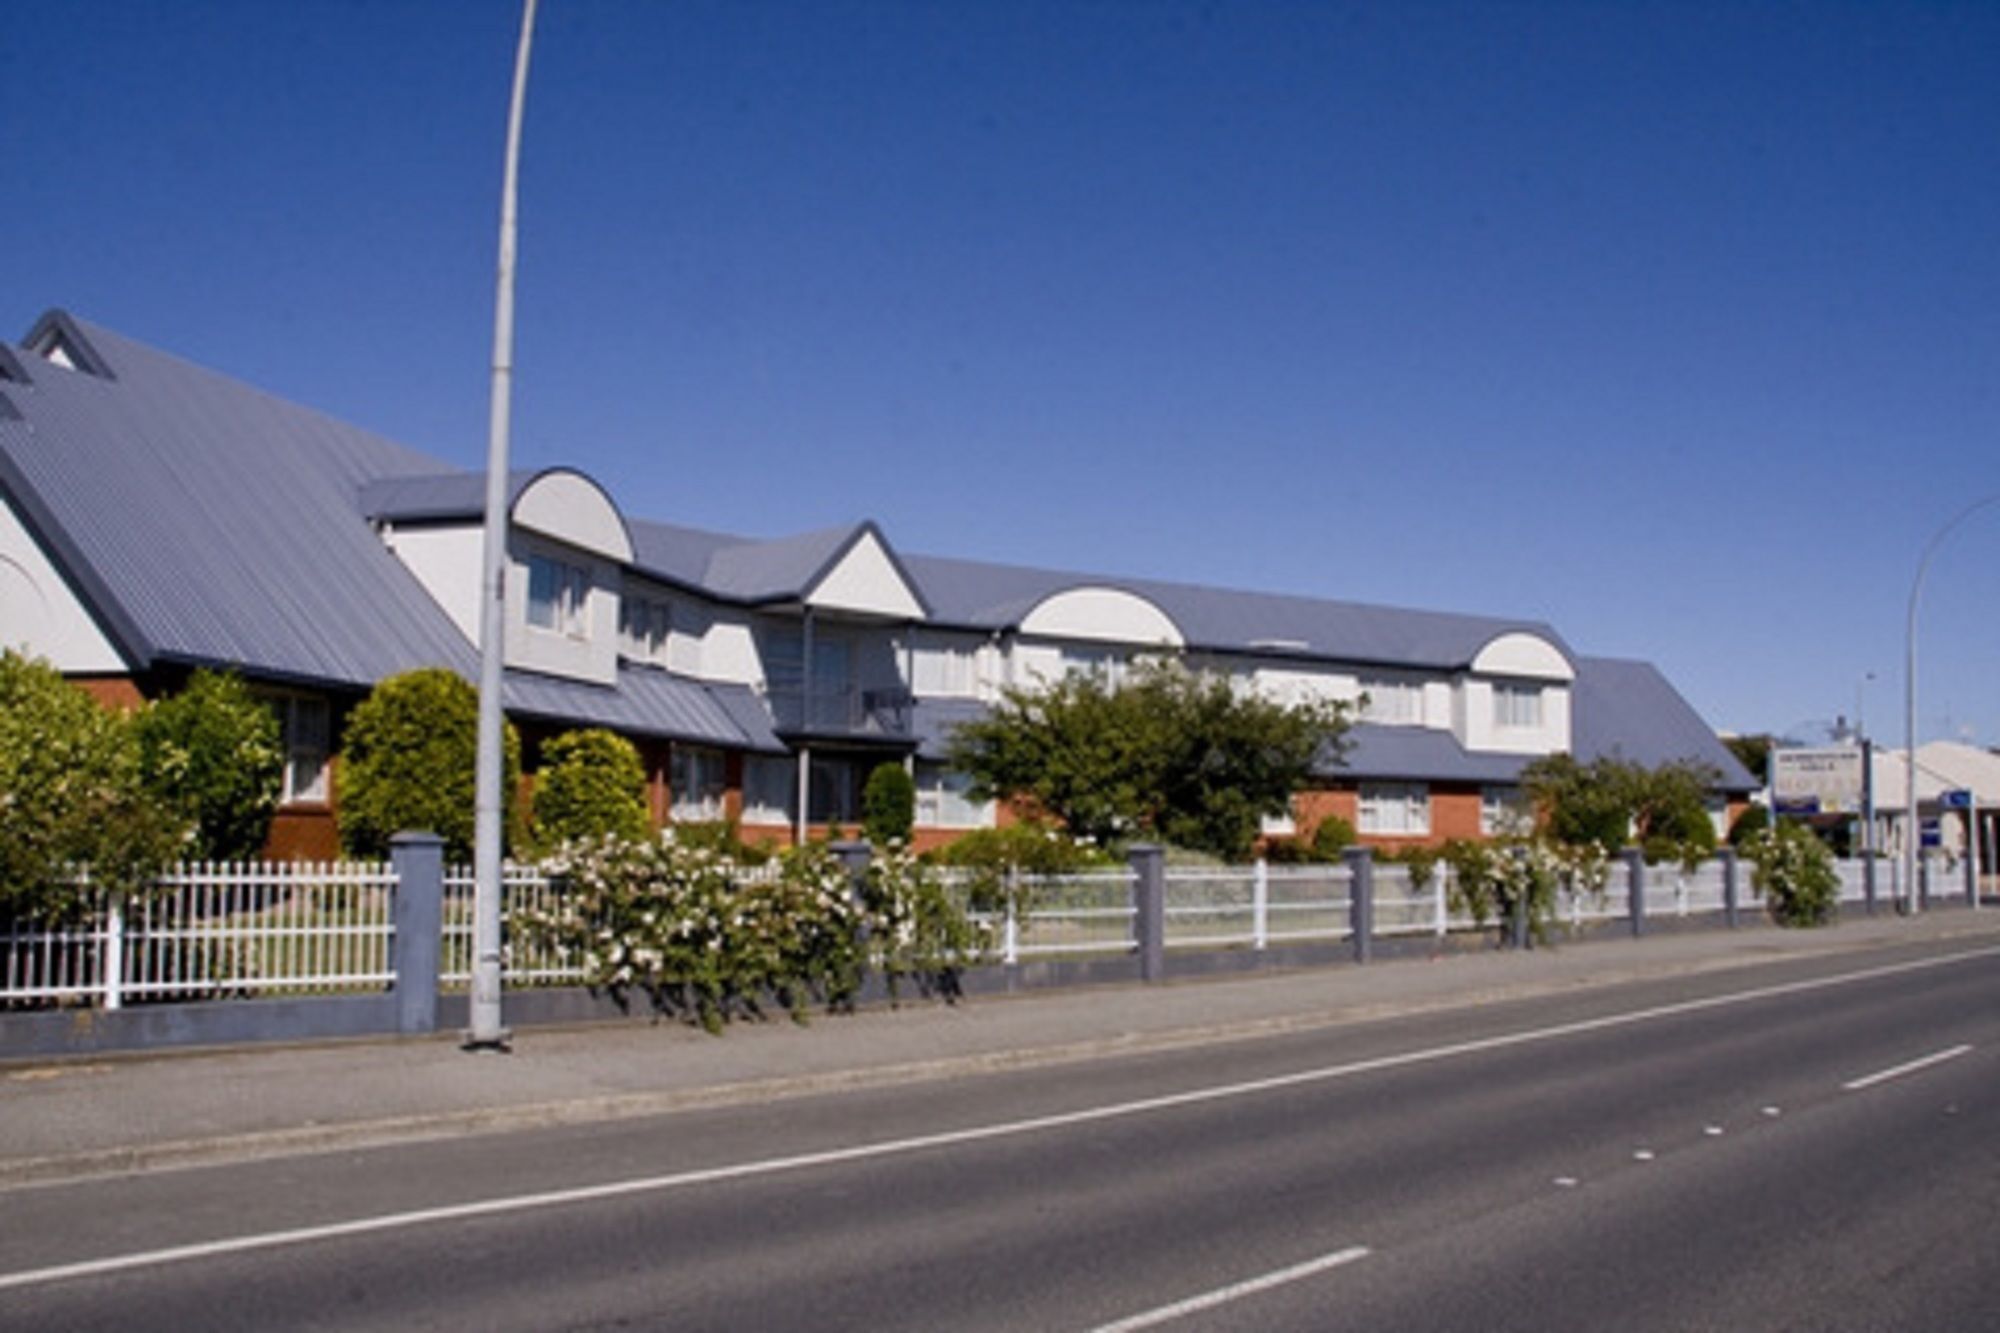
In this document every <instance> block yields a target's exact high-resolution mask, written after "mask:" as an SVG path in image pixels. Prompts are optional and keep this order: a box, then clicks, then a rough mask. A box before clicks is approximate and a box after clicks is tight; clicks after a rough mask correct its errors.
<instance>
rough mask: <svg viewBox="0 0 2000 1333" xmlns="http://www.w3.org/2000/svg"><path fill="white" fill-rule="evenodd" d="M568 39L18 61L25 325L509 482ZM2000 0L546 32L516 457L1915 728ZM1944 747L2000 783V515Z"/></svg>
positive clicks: (791, 21)
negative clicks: (1982, 761)
mask: <svg viewBox="0 0 2000 1333" xmlns="http://www.w3.org/2000/svg"><path fill="white" fill-rule="evenodd" d="M518 17H519V11H518V7H517V6H516V5H515V4H513V3H490V4H489V3H422V4H420V3H411V4H364V3H340V4H336V3H322V2H318V0H298V2H295V3H283V4H276V3H261V2H259V3H228V4H224V3H201V2H200V0H182V2H181V3H172V4H169V3H148V4H131V3H117V2H115V0H91V2H90V3H80V2H79V3H47V4H35V5H18V6H13V7H11V8H10V9H9V12H8V14H7V16H6V20H5V23H4V26H3V27H0V164H4V173H0V180H4V181H5V186H4V200H5V202H4V207H0V292H4V294H5V309H4V310H0V322H4V323H5V324H6V326H7V327H6V332H7V333H8V335H9V336H12V337H18V336H19V334H20V333H22V332H24V331H25V330H26V328H27V326H28V324H29V323H30V322H31V321H32V320H33V319H34V317H35V316H36V315H38V314H39V313H40V312H41V311H42V310H43V309H44V308H46V307H48V306H52V305H60V306H64V307H67V308H69V309H71V310H74V311H75V312H77V313H78V314H81V315H83V316H85V317H87V318H90V319H94V320H97V321H99V322H101V323H104V324H107V325H110V326H111V327H114V328H116V329H118V330H120V331H122V332H125V333H128V334H131V335H133V336H135V337H138V338H141V339H145V340H147V341H150V342H154V343H156V344H158V345H161V346H164V347H166V348H169V349H171V350H174V351H177V352H179V353H181V354H182V355H184V356H187V357H189V358H191V359H193V360H196V361H199V362H202V363H203V364H206V365H209V366H212V367H215V368H216V369H219V370H222V371H224V372H226V373H229V374H232V375H235V376H238V377H240V378H242V379H245V380H248V381H250V382H252V383H255V384H259V385H261V386H263V387H265V388H268V389H271V390H273V391H275V392H278V393H281V394H283V395H285V396H287V397H290V398H294V399H297V400H299V401H301V402H305V403H308V404H311V405H313V406H315V407H319V408H322V409H324V410H326V411H329V412H331V413H333V414H335V415H337V416H340V417H343V418H345V419H348V420H351V421H355V422H357V423H360V424H362V425H366V426H369V427H372V428H374V429H376V430H379V431H382V432H383V433H385V434H388V435H390V436H392V437H395V438H397V439H400V440H403V441H405V442H406V443H409V444H411V445H414V446H416V447H419V448H422V449H425V450H428V451H431V452H434V453H436V454H438V455H441V456H443V457H445V458H447V459H449V460H451V461H453V462H455V463H459V464H463V465H465V466H468V467H478V466H481V465H482V463H483V459H484V448H485V438H486V392H487V378H486V368H487V358H488V353H489V349H490V345H491V336H492V333H491V330H492V280H493V269H494V253H495V232H496V226H497V223H496V217H497V209H498V193H499V178H500V157H501V147H502V140H503V137H504V130H505V124H504V120H505V109H506V98H507V91H508V81H509V79H510V77H511V62H512V56H513V43H514V38H515V33H516V25H517V23H518ZM1996 71H2000V6H1996V5H1994V4H1990V3H1980V4H1889V3H1882V4H1834V3H1828V4H1770V5H1756V4H1733V3H1732V4H1663V5H1647V4H1627V3H1617V4H1610V3H1606V4H1579V5H1560V4H1507V3H1487V4H1472V5H1441V4H1437V5H1434V4H1423V3H1383V4H1360V5H1345V4H1332V3H1327V4H1261V5H1260V4H1251V3H1231V4H1199V5H1197V4H1179V3H1169V2H1167V0H1160V2H1158V3H1128V4H1091V3H1075V2H1074V0H1071V2H1068V3H1058V4H1048V5H1041V4H1032V3H1022V2H1019V0H1009V3H1004V4H1002V3H993V4H985V5H974V4H970V3H955V4H886V3H880V4H843V3H836V2H833V0H827V2H824V3H814V4H800V5H789V4H765V3H755V2H754V0H737V2H735V3H699V2H695V3H673V4H667V3H657V4H647V3H638V2H637V0H633V2H631V3H610V2H609V0H545V3H544V6H543V13H542V25H541V28H540V31H539V34H538V37H537V46H536V51H535V66H534V70H533V76H532V82H531V91H530V95H529V108H528V129H527V138H526V149H525V163H524V167H523V187H522V188H523V195H522V244H521V270H520V295H519V326H518V343H517V353H518V378H517V393H516V414H515V435H514V441H515V460H516V462H517V463H519V464H521V465H527V466H532V465H536V464H543V463H555V462H563V463H569V464H573V465H576V466H579V467H582V468H583V469H584V470H586V471H588V472H590V473H591V474H593V475H595V476H596V477H598V478H599V479H600V480H602V481H603V482H605V483H606V484H607V485H608V486H609V487H610V488H611V489H612V491H613V492H614V493H615V494H616V495H617V496H618V498H619V500H620V502H621V504H622V505H623V506H624V507H625V508H626V509H627V511H628V512H631V513H635V514H640V515H644V516H648V517H654V518H660V519H664V520H668V521H673V522H681V523H687V524H691V525H696V526H702V527H712V528H720V529H724V530H729V531H739V532H743V533H748V534H757V535H775V534H782V533H787V532H795V531H800V530H804V529H809V528H814V527H821V526H825V525H828V524H832V523H836V522H842V521H846V520H849V519H854V518H859V517H872V518H874V519H876V520H878V521H879V522H880V523H881V524H882V525H883V527H884V529H885V530H886V532H887V533H888V535H889V537H890V539H891V541H893V542H895V543H896V544H897V545H899V546H900V547H901V548H902V549H904V550H909V551H920V552H929V553H938V554H951V555H964V556H971V557H978V558H985V559H993V560H1003V561H1013V562H1020V563H1031V564H1044V565H1054V566H1057V567H1065V568H1078V569H1085V570H1096V571H1104V572H1109V573H1131V574H1143V575H1154V576H1161V577H1169V578H1177V579H1185V580H1191V581H1195V582H1202V583H1210V584H1218V585H1223V586H1241V587H1249V588H1266V589H1275V590H1284V591H1295V592H1302V593H1308V594H1315V595H1322V596H1328V597H1337V598H1349V599H1356V600H1362V601H1372V602H1386V603H1391V604H1398V605H1408V606H1420V607H1435V608H1442V609H1448V610H1461V611H1473V612H1489V613H1494V614H1506V615H1524V616H1534V617H1540V618H1544V619H1546V620H1548V621H1549V622H1551V623H1552V624H1553V625H1554V626H1555V627H1556V628H1557V629H1558V630H1559V631H1560V632H1561V633H1562V634H1563V635H1564V636H1565V637H1566V638H1567V639H1568V640H1569V641H1570V642H1571V643H1572V644H1573V645H1574V646H1575V647H1576V648H1578V649H1579V650H1581V651H1584V652H1589V653H1602V654H1608V655H1619V656H1634V657H1644V658H1648V659H1650V660H1652V661H1654V662H1656V663H1658V664H1659V665H1660V666H1661V667H1662V668H1663V669H1664V670H1665V671H1666V672H1667V674H1668V675H1669V676H1670V677H1671V678H1672V679H1673V680H1674V681H1675V682H1676V683H1677V684H1678V685H1679V686H1680V687H1681V689H1682V691H1683V692H1684V693H1685V694H1686V695H1687V696H1688V697H1689V698H1690V699H1691V700H1692V701H1693V702H1694V704H1695V705H1696V706H1697V707H1698V708H1699V709H1701V711H1702V712H1703V714H1704V715H1705V716H1706V717H1707V718H1708V719H1709V720H1710V721H1711V722H1712V723H1713V724H1715V725H1716V726H1718V727H1722V728H1725V729H1739V730H1762V729H1771V728H1775V729H1780V730H1782V729H1786V728H1790V727H1793V726H1794V725H1795V724H1799V723H1803V722H1805V721H1807V720H1810V719H1829V718H1831V717H1832V716H1833V715H1834V714H1836V713H1851V712H1852V711H1853V709H1854V707H1855V703H1856V698H1857V692H1858V691H1860V690H1861V689H1862V687H1863V682H1864V678H1865V676H1866V675H1867V673H1871V672H1872V673H1874V676H1875V679H1874V681H1873V682H1872V683H1869V684H1867V685H1866V687H1865V695H1864V696H1863V699H1864V708H1865V713H1866V718H1867V721H1868V723H1869V725H1870V730H1871V731H1875V732H1877V733H1879V734H1881V735H1882V736H1883V737H1884V738H1885V739H1889V740H1899V739H1900V737H1901V733H1902V724H1901V716H1902V688H1903V671H1902V659H1903V643H1904V632H1903V631H1904V611H1905V606H1906V599H1907V597H1908V594H1909V589H1910V583H1911V578H1912V576H1913V574H1914V572H1915V568H1916V563H1917V557H1918V553H1919V551H1920V550H1921V549H1922V548H1923V545H1924V543H1925V540H1926V539H1927V538H1928V537H1929V535H1930V534H1931V533H1932V532H1933V531H1935V530H1936V529H1937V528H1938V527H1939V526H1940V525H1941V524H1942V523H1943V522H1944V521H1945V520H1946V519H1947V518H1949V517H1950V516H1951V515H1952V514H1953V513H1954V512H1955V511H1956V510H1957V509H1958V508H1959V507H1960V506H1962V505H1963V504H1964V503H1966V502H1967V501H1968V500H1970V499H1972V498H1974V497H1977V496H1980V495H1984V494H1987V493H1991V492H1994V491H2000V429H1996V428H1997V427H2000V73H1996ZM1919 643H1920V649H1921V653H1922V657H1923V670H1922V673H1921V684H1922V691H1923V697H1922V707H1921V718H1920V732H1921V734H1922V735H1924V736H1926V737H1928V736H1931V735H1937V734H1959V735H1965V736H1969V737H1970V738H1973V739H1976V740H1977V741H1979V742H1981V743H1983V744H1989V745H1991V744H2000V506H1996V507H1995V508H1994V509H1992V510H1990V511H1988V512H1986V513H1984V514H1983V515H1981V516H1979V517H1975V518H1974V519H1972V520H1969V521H1968V522H1967V523H1966V524H1965V525H1964V526H1963V527H1962V528H1961V529H1960V530H1959V531H1958V533H1957V535H1956V536H1954V537H1953V538H1952V539H1951V541H1950V542H1949V543H1948V544H1947V545H1946V546H1945V547H1944V548H1943V549H1942V551H1941V554H1940V555H1939V558H1938V562H1937V563H1936V565H1935V566H1934V567H1933V572H1932V574H1931V577H1930V579H1929V581H1928V582H1927V584H1926V592H1925V599H1924V614H1923V620H1922V632H1921V635H1920V640H1919Z"/></svg>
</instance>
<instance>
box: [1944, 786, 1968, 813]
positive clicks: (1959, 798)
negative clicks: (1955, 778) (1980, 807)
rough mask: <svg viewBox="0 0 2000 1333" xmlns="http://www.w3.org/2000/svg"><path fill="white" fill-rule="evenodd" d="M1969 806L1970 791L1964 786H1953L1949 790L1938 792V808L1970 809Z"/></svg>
mask: <svg viewBox="0 0 2000 1333" xmlns="http://www.w3.org/2000/svg"><path fill="white" fill-rule="evenodd" d="M1971 808H1972V793H1971V792H1970V791H1968V790H1966V789H1965V788H1964V787H1954V788H1952V789H1951V790H1949V791H1941V792H1939V793H1938V809H1940V810H1970V809H1971Z"/></svg>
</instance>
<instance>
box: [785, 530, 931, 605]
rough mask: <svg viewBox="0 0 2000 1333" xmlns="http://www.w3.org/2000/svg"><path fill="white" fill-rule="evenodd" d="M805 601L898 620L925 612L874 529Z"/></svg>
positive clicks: (809, 592) (813, 588)
mask: <svg viewBox="0 0 2000 1333" xmlns="http://www.w3.org/2000/svg"><path fill="white" fill-rule="evenodd" d="M805 600H806V604H807V605H809V606H815V607H821V608H824V609H826V610H833V611H854V612H860V613H862V614H865V615H875V616H889V617H893V618H895V619H898V620H921V619H923V615H924V608H923V604H922V603H921V602H919V601H918V600H917V598H916V595H915V594H914V593H912V592H911V591H910V585H909V584H907V583H905V582H904V581H903V576H902V575H901V574H900V573H899V572H897V569H896V566H895V564H894V562H893V561H891V560H890V559H889V554H888V552H886V551H884V550H883V549H882V543H881V542H880V541H878V540H877V539H876V537H875V534H874V533H872V532H867V533H863V534H862V536H861V540H859V541H857V542H855V543H854V545H853V546H852V547H850V548H849V549H848V552H847V554H846V555H844V556H842V557H841V559H840V563H838V564H836V565H835V566H834V567H833V568H832V569H830V570H828V571H827V573H826V577H824V578H822V579H821V580H820V581H819V582H818V583H817V584H815V585H814V586H813V587H812V589H811V590H810V591H808V592H807V593H806V599H805Z"/></svg>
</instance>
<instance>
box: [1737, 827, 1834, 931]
mask: <svg viewBox="0 0 2000 1333" xmlns="http://www.w3.org/2000/svg"><path fill="white" fill-rule="evenodd" d="M1744 851H1745V852H1747V853H1748V854H1749V856H1750V860H1751V864H1752V866H1753V867H1754V868H1753V869H1752V871H1751V872H1750V879H1751V883H1753V884H1755V885H1756V886H1757V891H1758V892H1759V893H1761V894H1763V895H1764V903H1765V906H1767V907H1768V908H1769V909H1770V912H1771V919H1772V920H1774V921H1776V922H1777V923H1778V924H1779V925H1781V926H1820V925H1825V924H1826V923H1827V922H1828V921H1830V920H1832V919H1833V913H1834V908H1835V907H1836V906H1837V905H1838V903H1839V901H1840V875H1839V874H1838V872H1836V871H1835V870H1834V868H1833V854H1832V853H1831V852H1829V851H1827V849H1826V844H1825V843H1823V842H1821V841H1820V840H1819V838H1818V836H1817V835H1816V834H1814V833H1813V831H1812V830H1811V829H1807V828H1801V827H1800V826H1799V825H1797V824H1788V823H1785V822H1784V821H1782V820H1780V821H1779V822H1778V823H1777V825H1776V826H1775V827H1772V828H1766V829H1760V830H1758V831H1757V832H1755V833H1753V834H1751V835H1750V837H1749V838H1748V839H1746V840H1745V842H1744Z"/></svg>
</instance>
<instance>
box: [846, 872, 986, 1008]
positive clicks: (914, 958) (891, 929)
mask: <svg viewBox="0 0 2000 1333" xmlns="http://www.w3.org/2000/svg"><path fill="white" fill-rule="evenodd" d="M862 898H863V902H864V904H865V906H866V909H867V912H868V929H869V943H870V945H871V946H872V949H871V951H872V953H873V954H874V956H875V959H876V961H877V962H878V963H879V964H880V966H881V968H882V975H883V978H884V979H885V980H886V981H887V982H888V984H889V996H890V998H891V999H892V1000H893V999H894V998H896V995H897V990H898V986H899V983H900V982H901V981H902V980H903V979H904V978H909V979H911V980H914V981H915V982H916V983H917V987H918V989H919V990H920V991H922V992H923V993H925V994H931V993H937V994H942V995H945V996H947V997H953V996H956V995H957V994H958V974H959V971H960V969H962V968H963V967H964V966H965V965H966V964H967V963H968V962H974V961H977V960H978V959H979V958H980V957H981V956H982V955H984V954H985V952H986V951H987V950H988V948H990V947H991V941H990V940H989V939H988V938H987V936H986V932H984V931H982V930H981V929H980V928H979V927H978V926H976V925H975V924H973V922H972V920H971V919H970V918H969V917H967V916H966V914H965V913H964V912H963V911H962V910H960V908H959V906H958V905H957V904H956V903H954V902H953V901H952V900H951V898H950V896H949V895H948V894H947V893H946V892H945V888H944V881H943V880H942V879H941V878H940V877H939V875H938V873H937V872H936V871H935V870H933V869H932V868H931V867H930V866H928V865H926V864H925V863H924V862H922V861H920V860H918V859H917V858H916V857H915V856H914V855H912V854H911V852H910V850H909V848H907V847H905V846H903V845H902V844H901V843H892V844H890V845H889V847H888V848H886V849H884V850H881V851H878V852H876V854H875V856H874V858H873V859H872V860H871V861H869V863H868V869H867V872H866V873H865V874H864V875H863V877H862Z"/></svg>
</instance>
